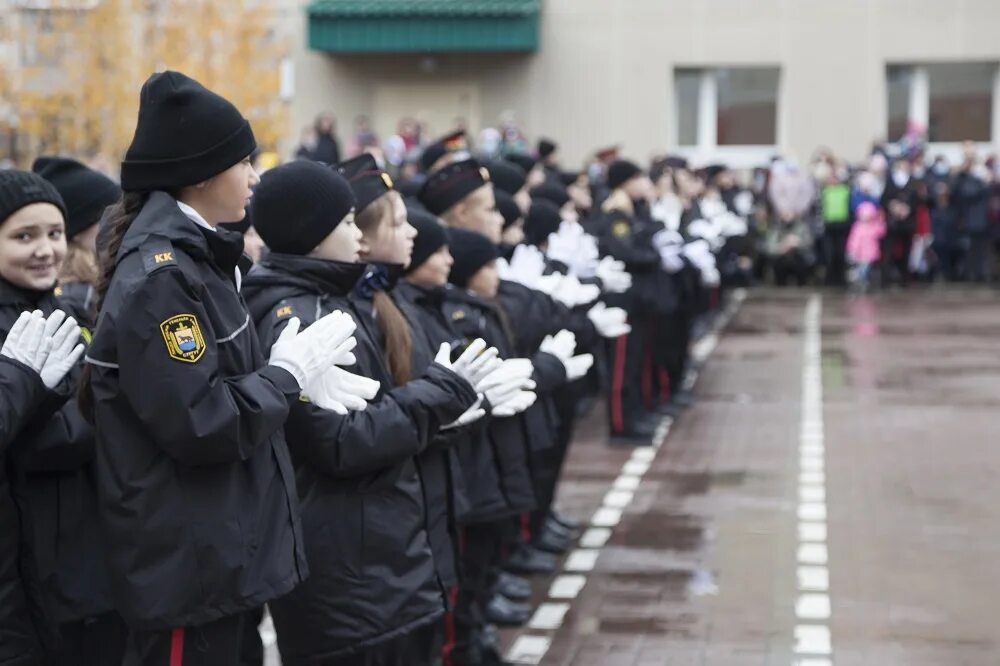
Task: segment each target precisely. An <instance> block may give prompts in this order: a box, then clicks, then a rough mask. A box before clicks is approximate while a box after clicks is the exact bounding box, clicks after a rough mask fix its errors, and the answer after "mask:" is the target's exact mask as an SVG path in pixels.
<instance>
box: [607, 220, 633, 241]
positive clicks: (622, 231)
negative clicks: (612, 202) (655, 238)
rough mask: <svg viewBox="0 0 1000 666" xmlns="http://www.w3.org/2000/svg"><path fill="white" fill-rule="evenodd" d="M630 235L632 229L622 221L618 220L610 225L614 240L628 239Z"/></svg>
mask: <svg viewBox="0 0 1000 666" xmlns="http://www.w3.org/2000/svg"><path fill="white" fill-rule="evenodd" d="M631 234H632V227H631V225H629V223H628V222H626V221H624V220H618V221H617V222H615V223H614V224H613V225H611V235H612V236H614V237H615V238H628V237H629V236H630V235H631Z"/></svg>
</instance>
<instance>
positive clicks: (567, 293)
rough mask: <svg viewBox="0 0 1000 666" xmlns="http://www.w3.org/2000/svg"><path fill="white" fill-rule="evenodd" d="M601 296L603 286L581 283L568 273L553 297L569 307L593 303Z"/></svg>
mask: <svg viewBox="0 0 1000 666" xmlns="http://www.w3.org/2000/svg"><path fill="white" fill-rule="evenodd" d="M600 296H601V288H600V287H598V286H597V285H595V284H580V281H579V280H577V279H576V278H575V277H573V276H572V275H567V276H566V277H564V278H563V279H562V280H561V281H560V282H559V286H558V287H557V288H556V290H555V292H554V293H553V294H552V298H554V299H555V300H557V301H559V302H560V303H562V304H563V305H565V306H566V307H568V308H575V307H577V306H578V305H586V304H587V303H593V302H594V301H596V300H597V299H598V298H600Z"/></svg>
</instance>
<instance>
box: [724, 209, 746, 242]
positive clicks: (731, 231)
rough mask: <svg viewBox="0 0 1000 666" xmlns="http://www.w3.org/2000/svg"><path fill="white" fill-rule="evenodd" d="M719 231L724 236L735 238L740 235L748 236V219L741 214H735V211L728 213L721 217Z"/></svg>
mask: <svg viewBox="0 0 1000 666" xmlns="http://www.w3.org/2000/svg"><path fill="white" fill-rule="evenodd" d="M718 222H719V232H720V233H721V235H722V237H723V238H735V237H738V236H746V235H747V232H748V231H749V228H748V227H747V221H746V220H744V219H743V218H742V217H740V216H739V215H734V214H733V213H726V214H725V215H721V216H720V217H719V220H718Z"/></svg>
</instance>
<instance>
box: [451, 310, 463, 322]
mask: <svg viewBox="0 0 1000 666" xmlns="http://www.w3.org/2000/svg"><path fill="white" fill-rule="evenodd" d="M460 319H465V310H455V311H454V312H453V313H452V314H451V320H452V321H459V320H460Z"/></svg>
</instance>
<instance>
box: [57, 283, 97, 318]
mask: <svg viewBox="0 0 1000 666" xmlns="http://www.w3.org/2000/svg"><path fill="white" fill-rule="evenodd" d="M55 295H56V297H58V299H59V307H61V308H62V309H63V310H64V311H65V312H66V314H68V315H70V316H72V317H73V318H75V319H76V320H77V321H78V322H79V323H80V326H85V327H87V328H88V330H89V328H90V327H91V326H92V325H93V323H94V319H95V318H96V315H97V313H96V312H94V307H95V305H96V300H97V291H96V290H95V289H94V286H93V285H90V284H87V283H86V282H67V283H66V284H61V285H59V286H58V287H56V289H55Z"/></svg>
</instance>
